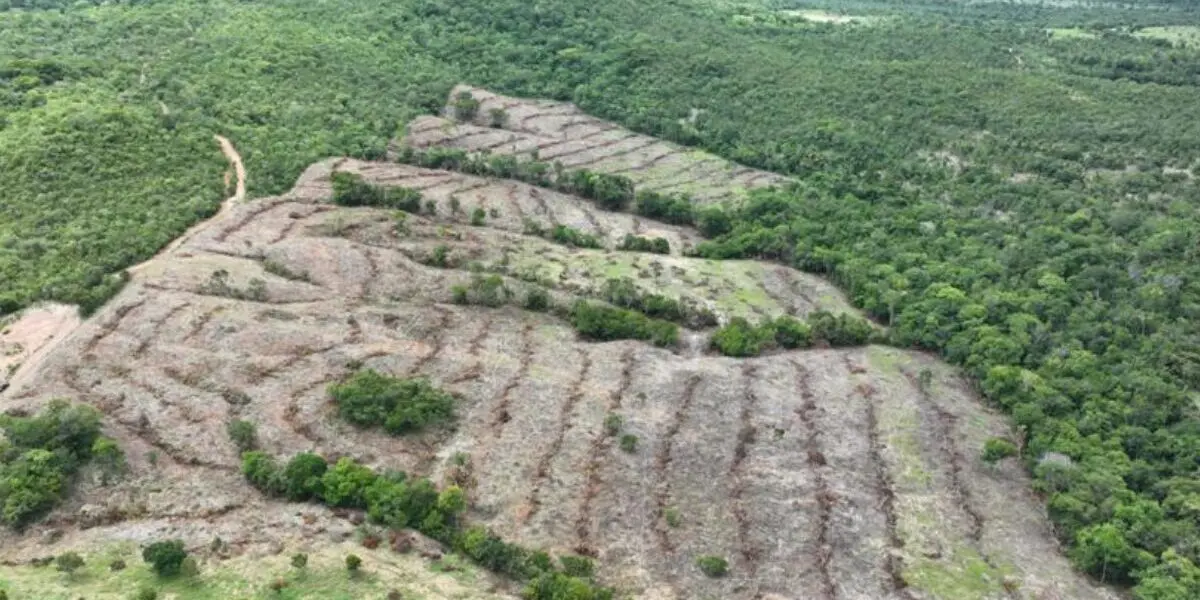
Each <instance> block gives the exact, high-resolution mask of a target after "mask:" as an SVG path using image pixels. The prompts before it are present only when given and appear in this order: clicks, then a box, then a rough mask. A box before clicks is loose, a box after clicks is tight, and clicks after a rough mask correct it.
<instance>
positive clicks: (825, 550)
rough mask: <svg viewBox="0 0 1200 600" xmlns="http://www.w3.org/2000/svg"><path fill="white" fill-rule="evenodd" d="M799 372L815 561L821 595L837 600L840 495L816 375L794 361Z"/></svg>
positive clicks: (794, 366) (800, 411) (797, 373)
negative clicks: (820, 416) (835, 525)
mask: <svg viewBox="0 0 1200 600" xmlns="http://www.w3.org/2000/svg"><path fill="white" fill-rule="evenodd" d="M790 362H791V365H792V368H793V369H794V370H795V372H796V387H797V389H799V391H800V399H801V401H802V403H801V405H800V409H799V410H797V411H796V414H797V416H799V417H800V423H801V424H802V425H803V426H804V431H805V433H806V434H807V436H806V438H805V442H804V445H805V454H806V457H805V464H807V465H808V467H809V469H810V470H811V472H812V477H813V481H815V482H816V490H817V539H816V540H815V541H814V543H813V555H814V559H815V560H814V562H815V563H816V565H817V569H818V572H819V573H820V577H821V593H822V595H823V597H824V598H826V599H827V600H837V597H838V596H837V586H836V585H835V584H834V581H833V574H832V572H831V571H830V568H829V562H830V560H831V559H832V558H833V543H832V540H831V539H830V533H829V532H830V516H831V514H832V512H833V511H832V509H833V506H834V504H835V503H836V502H837V496H835V495H834V493H833V491H832V490H830V489H829V482H828V481H826V479H825V465H826V461H825V455H824V453H823V452H822V450H821V428H820V427H818V426H817V423H816V419H817V411H818V410H819V409H818V408H817V401H816V396H815V395H814V394H813V391H812V385H811V383H810V382H811V380H812V373H810V372H809V371H808V369H806V368H804V366H803V365H801V364H800V363H798V362H796V361H794V360H793V361H790Z"/></svg>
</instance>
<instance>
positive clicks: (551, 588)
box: [521, 572, 614, 600]
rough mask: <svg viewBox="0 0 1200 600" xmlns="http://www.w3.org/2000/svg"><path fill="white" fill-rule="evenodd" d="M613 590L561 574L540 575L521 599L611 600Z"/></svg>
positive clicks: (527, 586) (522, 594)
mask: <svg viewBox="0 0 1200 600" xmlns="http://www.w3.org/2000/svg"><path fill="white" fill-rule="evenodd" d="M613 595H614V593H613V590H611V589H609V588H601V587H596V586H594V585H592V584H591V583H589V582H587V581H584V580H582V579H579V578H577V577H571V576H570V575H566V574H563V573H553V572H547V573H541V574H540V575H538V576H536V577H534V578H533V580H532V581H530V582H529V584H528V585H526V586H525V589H524V590H522V591H521V597H522V598H525V599H526V600H611V599H612V598H613Z"/></svg>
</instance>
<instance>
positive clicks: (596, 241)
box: [546, 225, 603, 248]
mask: <svg viewBox="0 0 1200 600" xmlns="http://www.w3.org/2000/svg"><path fill="white" fill-rule="evenodd" d="M546 237H547V238H548V239H549V240H550V241H552V242H556V243H559V244H562V245H564V246H574V247H576V248H602V247H603V244H601V243H600V238H598V237H596V236H594V235H592V234H590V233H584V232H582V231H580V230H578V229H575V228H574V227H568V226H566V225H555V226H554V227H553V228H552V229H551V230H550V233H549V235H547V236H546Z"/></svg>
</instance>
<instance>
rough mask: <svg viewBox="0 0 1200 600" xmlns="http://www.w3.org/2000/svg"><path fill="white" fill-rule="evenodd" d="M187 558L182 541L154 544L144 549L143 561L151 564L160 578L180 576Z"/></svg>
mask: <svg viewBox="0 0 1200 600" xmlns="http://www.w3.org/2000/svg"><path fill="white" fill-rule="evenodd" d="M187 556H188V554H187V550H184V548H183V541H182V540H166V541H162V542H154V543H153V544H150V545H149V546H146V547H145V548H143V549H142V560H144V561H146V562H147V563H149V564H150V567H151V568H153V569H154V572H155V573H156V574H158V576H159V577H171V576H173V575H178V574H179V571H180V568H181V566H182V565H183V559H185V558H187Z"/></svg>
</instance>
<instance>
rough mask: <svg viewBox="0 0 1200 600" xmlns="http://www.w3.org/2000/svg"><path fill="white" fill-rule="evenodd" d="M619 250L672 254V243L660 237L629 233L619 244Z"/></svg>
mask: <svg viewBox="0 0 1200 600" xmlns="http://www.w3.org/2000/svg"><path fill="white" fill-rule="evenodd" d="M617 250H625V251H628V252H653V253H654V254H670V253H671V243H670V242H668V241H667V240H666V239H664V238H660V237H644V236H640V235H633V234H627V235H626V236H625V238H624V239H622V240H621V244H620V245H618V246H617Z"/></svg>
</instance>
